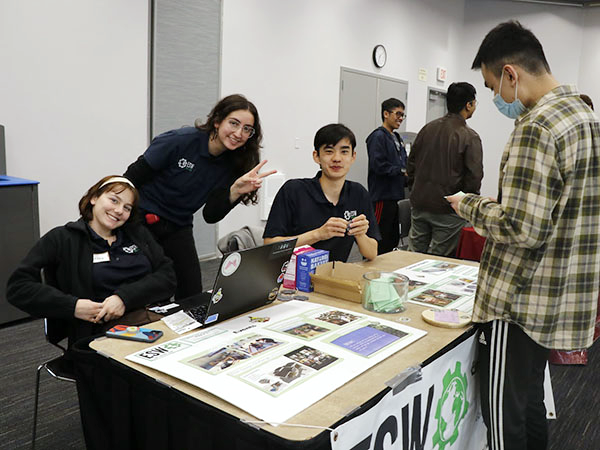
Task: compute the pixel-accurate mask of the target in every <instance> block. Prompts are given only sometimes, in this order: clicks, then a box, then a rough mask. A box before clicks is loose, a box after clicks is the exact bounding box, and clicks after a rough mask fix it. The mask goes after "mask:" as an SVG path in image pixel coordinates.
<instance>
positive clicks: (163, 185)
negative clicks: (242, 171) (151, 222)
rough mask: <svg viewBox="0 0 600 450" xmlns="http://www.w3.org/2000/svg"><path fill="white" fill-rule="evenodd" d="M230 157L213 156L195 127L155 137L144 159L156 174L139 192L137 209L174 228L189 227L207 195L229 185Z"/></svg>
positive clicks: (205, 134)
mask: <svg viewBox="0 0 600 450" xmlns="http://www.w3.org/2000/svg"><path fill="white" fill-rule="evenodd" d="M230 153H231V152H228V151H225V152H224V153H222V154H221V155H219V156H212V155H211V154H210V153H209V152H208V133H206V132H205V131H201V130H198V129H197V128H194V127H184V128H179V129H177V130H171V131H167V132H166V133H163V134H161V135H159V136H157V137H156V138H154V140H153V141H152V143H151V144H150V147H148V149H147V150H146V152H145V153H144V159H145V160H146V161H147V162H148V164H149V165H150V167H152V169H154V170H155V171H157V172H158V173H157V176H156V177H154V179H153V180H152V181H151V182H149V183H146V184H144V185H143V186H142V187H141V188H140V208H141V209H143V210H145V211H148V212H151V213H154V214H157V215H159V216H160V217H164V218H166V219H168V220H170V221H172V222H174V223H176V224H177V225H191V224H192V222H193V217H192V216H193V214H194V213H195V212H196V211H198V210H199V209H200V208H202V206H204V204H205V203H206V200H207V198H208V195H209V194H210V192H211V191H212V190H214V189H217V188H225V187H227V186H229V185H230V184H231V182H232V179H231V178H232V176H233V174H232V170H231V155H230Z"/></svg>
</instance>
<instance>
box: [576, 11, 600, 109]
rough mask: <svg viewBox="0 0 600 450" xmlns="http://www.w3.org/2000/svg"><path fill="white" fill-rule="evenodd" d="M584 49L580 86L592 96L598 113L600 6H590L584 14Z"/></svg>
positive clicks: (599, 107)
mask: <svg viewBox="0 0 600 450" xmlns="http://www.w3.org/2000/svg"><path fill="white" fill-rule="evenodd" d="M583 23H584V29H583V49H582V52H581V54H582V57H581V64H580V66H579V83H578V84H579V88H580V90H581V92H582V93H584V94H587V95H589V96H590V97H591V99H592V101H593V102H594V108H595V111H596V114H599V112H600V83H599V82H598V79H597V78H596V75H598V74H600V8H590V9H588V10H587V11H586V14H585V15H584V22H583Z"/></svg>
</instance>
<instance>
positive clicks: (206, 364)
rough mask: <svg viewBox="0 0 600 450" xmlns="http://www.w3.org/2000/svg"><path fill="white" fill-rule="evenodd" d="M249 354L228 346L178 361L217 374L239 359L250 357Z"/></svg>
mask: <svg viewBox="0 0 600 450" xmlns="http://www.w3.org/2000/svg"><path fill="white" fill-rule="evenodd" d="M250 357H251V355H249V354H247V353H244V352H241V351H239V350H234V349H232V348H230V347H221V348H220V349H218V350H215V351H212V352H209V353H204V354H199V355H194V356H191V357H188V358H185V359H183V360H181V361H180V362H181V363H183V364H186V365H188V366H190V367H193V368H195V369H200V370H203V371H205V372H208V373H210V374H211V375H217V374H219V373H220V372H222V371H224V370H226V369H229V368H231V367H233V366H234V365H235V364H237V363H238V362H240V361H243V360H245V359H248V358H250Z"/></svg>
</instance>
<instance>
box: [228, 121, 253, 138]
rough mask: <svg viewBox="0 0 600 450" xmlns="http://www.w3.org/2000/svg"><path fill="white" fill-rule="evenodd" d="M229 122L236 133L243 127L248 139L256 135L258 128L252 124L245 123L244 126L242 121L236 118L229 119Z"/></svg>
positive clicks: (243, 132)
mask: <svg viewBox="0 0 600 450" xmlns="http://www.w3.org/2000/svg"><path fill="white" fill-rule="evenodd" d="M227 123H228V124H229V128H231V130H232V131H233V132H234V133H235V132H236V131H238V130H239V129H240V127H241V128H242V134H243V135H244V136H246V137H247V138H248V139H250V138H251V137H252V136H254V133H256V130H255V129H254V128H253V127H251V126H250V125H244V126H242V124H241V123H240V122H238V121H237V120H235V119H229V120H228V121H227Z"/></svg>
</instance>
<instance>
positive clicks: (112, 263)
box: [6, 175, 175, 347]
mask: <svg viewBox="0 0 600 450" xmlns="http://www.w3.org/2000/svg"><path fill="white" fill-rule="evenodd" d="M137 200H138V193H137V190H136V188H135V187H134V186H133V184H132V183H131V182H130V181H129V180H128V179H126V178H123V177H119V176H114V175H110V176H107V177H104V178H102V179H101V180H100V181H98V182H97V183H95V184H94V185H93V186H92V187H91V188H90V189H88V191H87V193H86V194H85V195H84V196H83V197H82V198H81V200H80V201H79V212H80V214H81V218H80V219H79V220H77V221H75V222H69V223H67V224H66V225H64V226H60V227H57V228H54V229H52V230H50V231H49V232H48V233H46V234H45V235H44V236H43V237H42V238H41V239H40V240H39V241H38V242H37V243H36V244H35V246H34V247H33V248H32V249H31V250H30V252H29V253H28V254H27V256H26V257H25V258H24V259H23V261H22V262H21V263H20V264H19V266H18V267H17V269H16V270H15V271H14V273H13V274H12V275H11V277H10V278H9V280H8V284H7V288H6V297H7V299H8V301H9V302H10V303H11V304H13V305H14V306H16V307H17V308H19V309H22V310H23V311H25V312H27V313H29V314H31V315H32V316H35V317H46V318H48V319H49V320H53V321H56V322H57V327H56V328H58V327H59V325H58V324H60V326H62V327H63V329H64V331H65V334H66V335H67V337H68V338H69V347H71V345H72V344H73V343H74V342H75V341H76V340H77V339H80V338H83V337H87V336H91V335H93V334H97V333H99V332H101V331H104V330H106V329H108V328H110V327H111V326H114V325H116V324H123V325H142V324H144V323H148V322H151V321H153V320H156V319H157V318H159V316H158V315H156V316H153V315H152V314H151V313H149V312H147V311H146V310H145V308H144V306H146V305H148V304H151V303H155V302H158V301H163V300H167V299H168V298H169V297H171V295H173V292H174V291H175V272H174V271H173V263H172V262H171V260H169V259H168V258H167V257H166V256H165V255H164V252H163V250H162V248H161V247H160V246H159V245H158V244H157V243H156V242H155V241H154V239H153V238H152V235H151V234H150V232H149V231H148V230H147V229H146V228H145V227H144V226H142V225H141V224H139V223H136V222H135V221H132V220H130V217H131V216H132V215H134V214H135V212H136V209H137ZM42 269H44V271H45V276H46V280H47V282H46V283H43V282H42V277H41V271H42Z"/></svg>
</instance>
